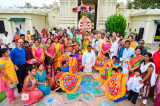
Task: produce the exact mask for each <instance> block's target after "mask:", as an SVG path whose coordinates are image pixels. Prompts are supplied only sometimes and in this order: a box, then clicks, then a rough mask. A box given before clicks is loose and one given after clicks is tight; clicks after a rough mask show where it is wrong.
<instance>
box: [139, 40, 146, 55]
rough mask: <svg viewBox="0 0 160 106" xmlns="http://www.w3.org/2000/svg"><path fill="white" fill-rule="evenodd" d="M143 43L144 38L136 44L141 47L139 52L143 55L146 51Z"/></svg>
mask: <svg viewBox="0 0 160 106" xmlns="http://www.w3.org/2000/svg"><path fill="white" fill-rule="evenodd" d="M144 44H145V42H144V40H140V41H139V42H138V46H139V47H140V48H141V49H142V53H141V55H142V56H144V54H145V53H147V49H145V48H144Z"/></svg>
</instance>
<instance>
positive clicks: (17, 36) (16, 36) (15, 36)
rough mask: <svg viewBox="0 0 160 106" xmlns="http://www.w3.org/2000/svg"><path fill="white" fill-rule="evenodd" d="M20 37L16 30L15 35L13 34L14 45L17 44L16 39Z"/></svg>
mask: <svg viewBox="0 0 160 106" xmlns="http://www.w3.org/2000/svg"><path fill="white" fill-rule="evenodd" d="M20 38H21V37H20V35H19V32H18V31H17V32H16V35H14V41H15V46H17V41H18V39H20Z"/></svg>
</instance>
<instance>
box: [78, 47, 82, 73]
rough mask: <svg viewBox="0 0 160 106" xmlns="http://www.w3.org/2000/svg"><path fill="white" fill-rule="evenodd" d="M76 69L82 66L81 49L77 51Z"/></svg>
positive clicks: (79, 69) (80, 69) (80, 68)
mask: <svg viewBox="0 0 160 106" xmlns="http://www.w3.org/2000/svg"><path fill="white" fill-rule="evenodd" d="M77 60H78V71H82V70H83V66H82V51H81V50H79V51H78V59H77Z"/></svg>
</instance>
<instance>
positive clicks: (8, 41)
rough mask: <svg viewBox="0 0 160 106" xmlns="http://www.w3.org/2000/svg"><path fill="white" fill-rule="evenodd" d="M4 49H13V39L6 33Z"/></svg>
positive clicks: (3, 40) (3, 41)
mask: <svg viewBox="0 0 160 106" xmlns="http://www.w3.org/2000/svg"><path fill="white" fill-rule="evenodd" d="M2 43H3V45H2V48H8V49H10V50H11V49H12V37H11V36H10V35H8V32H7V31H5V32H4V36H3V37H2Z"/></svg>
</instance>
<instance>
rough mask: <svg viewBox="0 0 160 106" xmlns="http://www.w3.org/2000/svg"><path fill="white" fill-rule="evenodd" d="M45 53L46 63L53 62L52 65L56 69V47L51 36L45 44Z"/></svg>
mask: <svg viewBox="0 0 160 106" xmlns="http://www.w3.org/2000/svg"><path fill="white" fill-rule="evenodd" d="M44 53H45V64H47V63H51V64H52V65H51V66H52V68H53V69H54V64H53V62H54V58H55V48H54V44H52V40H51V38H48V39H47V43H46V44H45V45H44ZM54 72H55V71H54Z"/></svg>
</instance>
